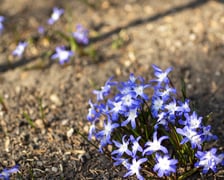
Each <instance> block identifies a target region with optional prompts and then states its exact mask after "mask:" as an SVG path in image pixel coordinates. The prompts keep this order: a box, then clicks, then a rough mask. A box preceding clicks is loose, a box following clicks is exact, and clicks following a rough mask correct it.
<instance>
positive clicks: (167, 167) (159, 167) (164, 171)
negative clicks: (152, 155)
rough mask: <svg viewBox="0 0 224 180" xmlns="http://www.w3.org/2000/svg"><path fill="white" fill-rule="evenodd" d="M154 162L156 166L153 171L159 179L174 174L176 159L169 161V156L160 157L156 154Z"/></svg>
mask: <svg viewBox="0 0 224 180" xmlns="http://www.w3.org/2000/svg"><path fill="white" fill-rule="evenodd" d="M156 161H157V164H156V165H155V166H154V168H153V171H154V172H157V174H158V176H159V177H162V176H169V175H170V173H172V172H173V173H174V172H176V164H177V162H178V161H177V160H176V159H170V157H169V156H167V155H165V156H163V157H162V156H160V155H159V154H156Z"/></svg>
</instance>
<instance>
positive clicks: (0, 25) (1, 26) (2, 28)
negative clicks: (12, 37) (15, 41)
mask: <svg viewBox="0 0 224 180" xmlns="http://www.w3.org/2000/svg"><path fill="white" fill-rule="evenodd" d="M4 21H5V17H4V16H0V34H1V33H2V31H3V30H4V25H3V22H4Z"/></svg>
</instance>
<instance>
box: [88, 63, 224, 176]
mask: <svg viewBox="0 0 224 180" xmlns="http://www.w3.org/2000/svg"><path fill="white" fill-rule="evenodd" d="M152 67H153V69H154V75H155V79H152V80H151V81H150V82H145V80H144V79H143V78H142V77H135V76H134V75H133V74H130V77H129V79H128V80H127V81H125V82H115V81H113V78H110V79H109V80H108V81H107V82H106V83H105V85H104V86H103V87H101V89H100V90H94V91H93V93H94V94H95V95H96V102H95V103H93V102H92V101H91V100H89V105H90V108H89V111H88V115H87V120H88V121H89V122H90V124H91V125H90V129H89V135H88V138H89V140H92V139H95V140H97V141H99V151H100V152H102V153H103V152H104V150H107V148H106V147H107V146H108V145H110V146H112V150H111V151H110V154H111V157H112V159H113V160H114V165H115V166H117V165H123V166H124V167H125V168H126V169H127V173H126V174H125V175H124V177H127V176H131V175H134V174H135V175H136V176H137V178H138V179H144V177H147V176H146V174H148V173H144V172H147V171H149V172H150V173H151V174H152V175H154V176H158V177H164V176H175V175H176V176H181V175H182V174H180V173H179V174H178V173H177V172H179V171H177V170H178V168H186V167H188V168H189V167H193V168H194V170H195V169H196V170H201V169H202V172H203V173H204V174H205V173H207V172H208V171H209V170H210V169H211V170H212V171H213V172H216V171H217V167H218V166H219V165H224V153H221V154H217V148H212V149H210V150H204V145H205V143H206V142H209V141H213V140H217V136H215V135H213V134H212V133H211V131H210V130H211V126H210V125H207V126H205V125H204V124H203V118H202V117H200V116H198V115H197V113H196V112H195V111H192V109H191V107H190V100H189V99H184V100H180V98H179V97H178V95H177V92H176V89H175V88H174V87H173V86H172V83H171V81H170V79H169V77H168V74H169V73H170V72H171V71H172V68H168V69H166V70H165V71H163V70H162V69H160V68H159V67H158V66H156V65H153V66H152ZM146 91H148V92H152V96H151V97H149V96H148V95H147V94H146V93H145V92H146ZM188 174H190V173H189V172H188Z"/></svg>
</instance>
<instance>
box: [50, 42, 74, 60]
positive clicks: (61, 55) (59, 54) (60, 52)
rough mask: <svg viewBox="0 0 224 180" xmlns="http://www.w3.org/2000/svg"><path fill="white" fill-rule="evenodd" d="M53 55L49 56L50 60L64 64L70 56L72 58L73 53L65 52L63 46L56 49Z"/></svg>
mask: <svg viewBox="0 0 224 180" xmlns="http://www.w3.org/2000/svg"><path fill="white" fill-rule="evenodd" d="M55 51H56V52H55V54H53V55H52V56H51V59H59V63H60V64H64V63H66V62H68V61H69V60H70V58H71V57H72V56H74V52H73V51H70V50H66V49H65V47H64V46H59V47H56V49H55Z"/></svg>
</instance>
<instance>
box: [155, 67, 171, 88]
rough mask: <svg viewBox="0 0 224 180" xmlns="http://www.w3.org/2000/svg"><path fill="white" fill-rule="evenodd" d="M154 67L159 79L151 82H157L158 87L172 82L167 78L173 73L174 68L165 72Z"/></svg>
mask: <svg viewBox="0 0 224 180" xmlns="http://www.w3.org/2000/svg"><path fill="white" fill-rule="evenodd" d="M152 67H153V69H154V75H155V76H156V77H157V79H153V80H151V82H157V83H158V84H157V86H160V85H161V84H162V83H165V84H168V83H169V82H170V80H169V78H168V77H167V76H168V74H169V73H170V72H171V71H172V69H173V68H172V67H170V68H167V69H166V70H165V71H163V70H162V69H160V68H159V67H158V66H156V65H154V64H153V65H152Z"/></svg>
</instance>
